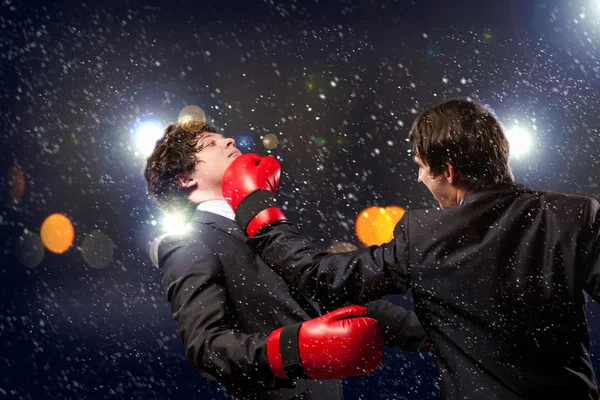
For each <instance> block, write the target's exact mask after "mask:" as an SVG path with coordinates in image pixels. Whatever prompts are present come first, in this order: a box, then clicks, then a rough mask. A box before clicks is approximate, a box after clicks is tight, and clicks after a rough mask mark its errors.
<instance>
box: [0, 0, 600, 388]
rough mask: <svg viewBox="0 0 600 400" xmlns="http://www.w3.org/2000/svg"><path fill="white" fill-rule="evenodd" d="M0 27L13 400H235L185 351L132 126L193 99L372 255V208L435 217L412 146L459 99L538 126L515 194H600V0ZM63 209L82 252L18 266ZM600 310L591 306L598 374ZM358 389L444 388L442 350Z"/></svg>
mask: <svg viewBox="0 0 600 400" xmlns="http://www.w3.org/2000/svg"><path fill="white" fill-rule="evenodd" d="M0 32H1V33H0V57H1V58H0V61H1V63H0V131H1V134H0V168H1V169H2V174H1V175H0V188H1V190H2V199H3V202H2V208H1V209H0V227H1V233H0V235H1V236H0V237H1V240H2V244H3V251H1V252H0V299H1V303H0V398H7V399H113V398H114V399H182V398H186V399H213V398H214V399H223V398H226V396H227V395H226V393H225V392H224V391H223V390H222V389H220V388H219V387H218V386H217V385H215V384H213V383H210V382H209V381H207V380H205V379H204V378H202V377H201V376H200V375H199V374H198V373H197V372H196V370H195V369H194V367H193V366H192V365H191V364H190V363H189V362H188V361H187V360H186V359H185V356H184V353H183V347H182V345H181V343H180V341H179V338H178V336H177V334H176V327H175V323H174V322H173V320H172V318H171V315H170V311H169V308H168V305H167V303H166V300H165V297H164V293H163V291H162V287H161V286H160V280H159V275H158V270H157V268H156V267H155V266H154V265H153V264H152V262H151V260H150V246H151V244H152V242H153V241H154V239H155V238H156V237H157V236H159V235H160V234H161V233H163V230H164V226H163V225H162V223H161V218H162V216H161V212H160V210H159V209H158V207H157V205H156V204H155V203H154V202H152V201H151V199H149V198H148V197H147V196H146V194H145V182H144V180H143V177H142V174H141V171H142V168H143V165H144V157H143V156H141V155H138V154H136V148H135V145H134V144H133V142H132V135H131V133H130V131H131V130H132V129H134V127H135V124H136V123H139V122H144V121H145V120H146V119H155V120H158V121H160V122H161V124H162V125H163V126H165V125H166V124H168V123H170V122H175V121H176V120H177V115H178V113H179V111H180V110H181V109H182V108H183V107H184V106H186V105H188V104H197V105H199V106H201V107H202V108H203V109H204V110H205V111H206V113H207V115H208V117H209V119H210V120H211V121H212V122H214V124H216V125H217V126H218V127H219V128H221V129H222V130H223V132H224V134H226V135H228V136H234V137H237V138H238V139H240V138H241V136H239V135H240V134H242V133H244V132H245V133H246V139H247V142H248V145H249V146H248V148H247V150H252V151H254V152H257V153H259V154H263V155H264V154H273V155H276V156H278V157H280V159H281V162H282V168H283V169H284V171H285V172H284V175H283V176H282V184H281V186H280V191H279V201H280V203H281V204H284V205H285V209H286V213H287V215H288V217H289V218H290V219H291V220H292V221H294V222H295V223H296V224H297V225H298V226H299V227H300V229H301V230H302V231H303V232H305V233H306V234H308V235H309V236H310V237H311V238H313V239H314V240H316V241H319V242H321V243H322V244H323V245H324V246H329V245H330V244H332V243H335V242H338V241H344V242H353V243H357V239H356V236H355V234H354V219H355V217H356V215H357V214H358V213H359V212H360V211H361V210H362V209H364V208H366V207H368V206H371V205H400V206H403V207H405V208H417V207H424V206H432V205H433V203H432V198H431V197H430V195H429V193H428V192H427V191H426V189H425V188H424V187H420V186H418V185H417V184H416V169H415V167H414V166H413V165H412V163H411V155H410V153H409V151H408V150H409V147H408V144H407V142H406V137H407V134H408V128H409V127H410V123H411V122H412V120H413V119H414V117H415V116H416V113H418V112H420V111H422V110H423V109H424V108H425V107H428V106H430V105H433V104H435V103H437V102H440V101H441V100H443V99H446V98H449V97H455V96H471V97H473V98H476V99H478V100H481V101H482V102H484V103H486V104H489V105H490V106H491V107H492V108H493V109H494V110H495V112H496V113H497V115H498V117H499V118H500V120H501V121H502V122H503V123H504V124H505V125H506V126H507V127H510V126H512V125H513V124H519V125H520V126H521V127H524V128H526V129H527V130H529V131H530V132H532V133H533V138H534V146H533V149H532V151H531V152H530V153H528V154H527V155H525V156H522V157H520V158H518V159H513V160H512V161H511V162H512V167H513V172H514V174H515V177H516V180H517V181H518V182H520V183H525V184H528V185H530V186H533V187H535V188H538V189H546V190H555V191H561V192H572V193H580V194H585V195H590V196H595V197H597V198H598V197H600V189H599V188H598V183H599V181H600V172H599V164H598V160H599V159H600V158H599V156H600V135H599V130H598V124H599V122H600V117H599V116H598V109H599V106H600V101H599V100H598V93H599V92H600V59H599V58H600V53H599V52H598V50H599V48H600V46H599V44H600V4H599V3H598V2H597V1H595V0H571V1H566V0H556V1H541V0H540V1H534V0H531V1H529V0H526V1H523V0H512V1H510V0H505V1H500V0H498V1H481V0H461V1H432V0H426V1H408V0H407V1H404V0H399V1H392V0H381V1H366V0H365V1H361V0H333V1H325V0H319V1H315V0H306V1H302V0H296V1H278V0H268V1H251V0H249V1H237V2H234V1H226V0H222V1H196V2H191V1H182V0H172V1H165V0H160V1H159V0H150V1H145V2H137V1H131V0H121V1H112V0H111V1H88V2H81V1H57V2H48V3H44V2H41V1H38V2H31V1H30V2H26V1H12V0H2V3H1V4H0ZM332 82H333V84H332ZM515 121H517V122H515ZM267 133H273V134H276V135H277V136H278V138H279V146H278V147H277V148H276V149H275V150H273V151H271V152H268V151H267V150H266V149H265V148H264V147H263V145H262V141H261V136H263V135H265V134H267ZM248 139H252V140H248ZM238 141H239V140H238ZM252 141H253V142H254V144H253V145H252ZM21 173H22V175H21ZM20 177H22V178H23V179H21V178H20ZM20 179H21V180H20ZM19 181H20V182H21V183H22V182H25V191H24V193H23V195H22V196H17V197H18V198H16V197H15V187H16V185H18V183H19ZM16 200H18V201H16ZM52 213H63V214H65V215H67V216H68V217H69V218H70V220H71V221H72V222H73V224H74V226H75V240H74V243H73V246H71V248H70V249H69V250H68V251H67V252H66V253H64V254H60V255H59V254H54V253H51V252H50V251H47V250H46V251H45V253H44V256H43V259H42V260H41V262H40V263H39V264H38V265H33V266H29V267H27V266H25V265H23V264H24V263H23V261H22V260H23V259H24V258H27V257H31V249H30V248H27V246H34V247H35V243H34V242H32V241H31V240H32V239H31V238H32V237H35V235H39V230H40V225H41V223H42V222H43V221H44V219H45V218H46V217H47V216H48V215H50V214H52ZM94 231H100V232H102V233H103V234H104V235H106V237H107V238H108V239H106V240H110V242H111V243H113V244H114V246H115V247H114V254H113V256H112V262H111V263H110V264H109V265H107V266H105V267H103V268H98V267H97V268H92V267H91V266H89V265H88V263H87V262H86V260H84V257H83V255H84V248H85V245H83V244H82V243H83V242H84V239H85V238H86V237H87V236H88V235H90V233H91V232H94ZM32 243H33V244H32ZM96 244H97V243H96ZM97 245H98V244H97ZM98 246H99V245H98ZM105 247H106V246H105ZM38 250H40V249H39V248H38ZM92 250H93V246H92ZM27 254H29V256H28V255H27ZM25 264H26V263H25ZM482 268H485V266H482ZM392 299H393V301H395V302H398V303H400V304H403V305H405V306H407V307H411V304H410V296H408V295H407V296H400V295H399V296H394V297H392ZM599 315H600V310H599V308H598V306H597V305H596V304H590V313H589V321H590V335H591V339H592V343H593V345H592V347H593V352H594V353H595V355H594V356H593V360H594V364H595V367H596V370H597V371H598V369H599V368H600V359H599V357H598V355H600V349H598V344H597V341H598V339H599V338H600V329H599V328H600V319H599ZM548 357H552V354H548ZM345 389H346V390H345V391H346V397H347V399H365V400H366V399H435V398H438V397H439V390H438V385H437V380H436V374H435V370H434V367H433V362H432V358H431V357H430V356H428V355H427V354H409V353H405V352H402V351H399V350H395V349H388V350H387V352H386V358H385V361H384V364H383V366H382V367H381V368H380V369H379V370H378V371H376V372H375V373H374V374H372V375H370V376H366V377H360V378H353V379H349V380H347V381H345Z"/></svg>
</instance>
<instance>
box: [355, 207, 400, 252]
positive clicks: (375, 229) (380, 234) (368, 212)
mask: <svg viewBox="0 0 600 400" xmlns="http://www.w3.org/2000/svg"><path fill="white" fill-rule="evenodd" d="M405 212H406V210H405V209H404V208H402V207H398V206H389V207H368V208H366V209H364V210H363V211H361V212H360V213H359V214H358V217H357V218H356V225H355V229H356V235H357V236H358V239H359V240H360V241H361V242H362V243H363V244H364V245H365V246H372V245H380V244H383V243H387V242H389V241H390V240H392V239H393V238H394V228H395V227H396V224H397V223H398V221H400V219H401V218H402V216H403V215H404V213H405Z"/></svg>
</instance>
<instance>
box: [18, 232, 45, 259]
mask: <svg viewBox="0 0 600 400" xmlns="http://www.w3.org/2000/svg"><path fill="white" fill-rule="evenodd" d="M15 252H16V255H17V259H18V260H19V262H20V263H21V264H23V265H24V266H26V267H28V268H35V267H37V266H38V265H39V264H40V263H41V262H42V259H43V258H44V244H43V243H42V239H40V237H39V236H38V235H37V234H35V233H33V232H31V231H29V230H27V229H25V230H24V231H23V234H22V235H21V236H19V238H18V239H17V242H16V243H15Z"/></svg>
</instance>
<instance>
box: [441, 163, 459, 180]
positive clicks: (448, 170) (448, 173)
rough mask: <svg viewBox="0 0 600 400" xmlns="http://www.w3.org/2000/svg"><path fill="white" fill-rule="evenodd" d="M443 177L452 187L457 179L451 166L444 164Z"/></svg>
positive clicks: (456, 174)
mask: <svg viewBox="0 0 600 400" xmlns="http://www.w3.org/2000/svg"><path fill="white" fill-rule="evenodd" d="M444 176H446V179H447V180H448V183H450V184H451V185H454V184H455V183H456V180H457V178H458V172H457V171H456V169H454V167H453V166H452V164H446V169H445V170H444Z"/></svg>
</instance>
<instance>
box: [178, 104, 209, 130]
mask: <svg viewBox="0 0 600 400" xmlns="http://www.w3.org/2000/svg"><path fill="white" fill-rule="evenodd" d="M177 122H178V123H179V124H180V125H181V126H183V127H184V128H185V129H186V130H188V131H191V132H193V131H198V130H200V129H201V128H202V127H203V126H204V125H205V124H206V114H205V113H204V110H203V109H202V108H200V107H198V106H195V105H189V106H185V107H183V109H182V110H181V111H180V112H179V117H178V118H177Z"/></svg>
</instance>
